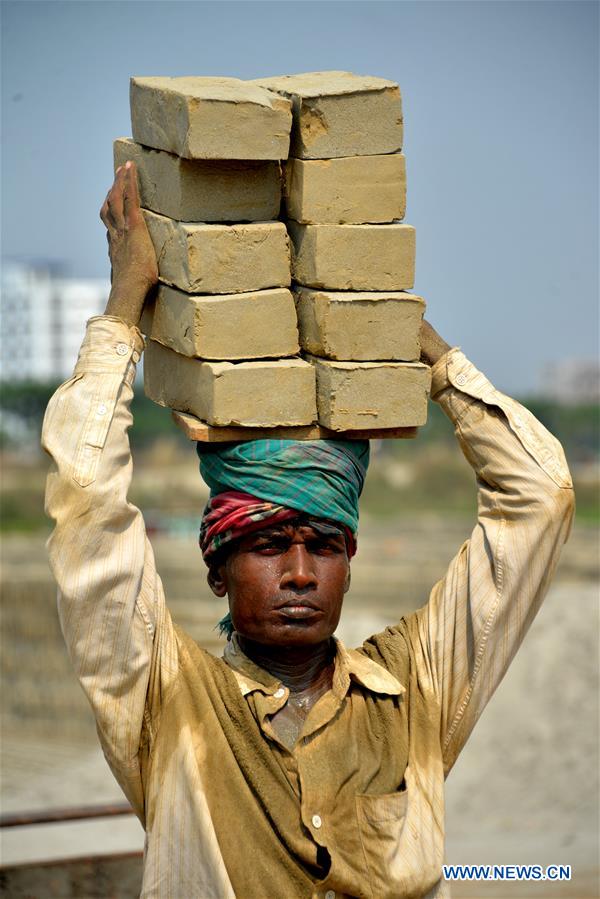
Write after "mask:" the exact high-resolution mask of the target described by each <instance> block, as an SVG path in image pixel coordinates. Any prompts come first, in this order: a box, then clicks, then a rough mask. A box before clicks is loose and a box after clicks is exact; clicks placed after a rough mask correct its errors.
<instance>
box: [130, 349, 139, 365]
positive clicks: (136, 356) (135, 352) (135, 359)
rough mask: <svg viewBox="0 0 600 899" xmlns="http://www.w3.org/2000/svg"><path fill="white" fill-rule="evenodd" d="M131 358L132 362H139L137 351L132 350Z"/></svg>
mask: <svg viewBox="0 0 600 899" xmlns="http://www.w3.org/2000/svg"><path fill="white" fill-rule="evenodd" d="M131 358H132V359H133V361H134V362H139V361H140V354H139V353H138V351H137V350H134V352H133V355H132V357H131Z"/></svg>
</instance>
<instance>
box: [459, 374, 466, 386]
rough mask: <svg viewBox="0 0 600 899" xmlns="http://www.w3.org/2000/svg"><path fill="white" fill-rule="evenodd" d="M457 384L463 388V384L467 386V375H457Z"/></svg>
mask: <svg viewBox="0 0 600 899" xmlns="http://www.w3.org/2000/svg"><path fill="white" fill-rule="evenodd" d="M456 383H457V384H460V385H461V387H462V385H463V384H466V383H467V376H466V375H457V376H456Z"/></svg>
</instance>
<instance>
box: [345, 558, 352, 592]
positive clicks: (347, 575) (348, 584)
mask: <svg viewBox="0 0 600 899" xmlns="http://www.w3.org/2000/svg"><path fill="white" fill-rule="evenodd" d="M351 580H352V572H351V571H350V563H349V562H348V571H347V572H346V580H345V582H344V593H347V592H348V590H349V589H350V581H351Z"/></svg>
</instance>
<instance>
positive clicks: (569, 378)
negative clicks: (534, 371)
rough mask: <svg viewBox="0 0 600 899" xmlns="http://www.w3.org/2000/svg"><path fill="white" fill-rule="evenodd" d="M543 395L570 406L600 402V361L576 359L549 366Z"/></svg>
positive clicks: (544, 381) (546, 371)
mask: <svg viewBox="0 0 600 899" xmlns="http://www.w3.org/2000/svg"><path fill="white" fill-rule="evenodd" d="M543 395H544V396H545V397H547V398H548V399H551V400H554V401H555V402H557V403H563V404H565V405H568V406H575V405H577V404H588V403H590V404H595V403H598V402H600V361H598V360H597V359H577V358H575V359H562V360H561V361H560V362H555V363H553V364H552V365H548V366H547V368H546V370H545V371H544V379H543Z"/></svg>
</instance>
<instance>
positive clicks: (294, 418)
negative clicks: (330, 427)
mask: <svg viewBox="0 0 600 899" xmlns="http://www.w3.org/2000/svg"><path fill="white" fill-rule="evenodd" d="M144 387H145V390H146V395H147V396H148V397H150V399H151V400H154V402H156V403H158V404H159V405H161V406H169V407H171V408H172V409H177V410H178V411H180V412H191V413H192V415H195V416H196V417H197V418H200V419H201V420H202V421H205V422H208V424H211V425H216V426H219V425H221V426H224V425H231V424H238V425H245V426H247V427H266V428H268V427H277V426H282V425H306V424H311V422H313V421H315V419H316V415H317V409H316V402H315V369H314V367H313V366H311V365H309V363H308V362H305V361H303V360H302V359H278V360H276V361H267V362H238V363H232V362H203V361H201V360H200V359H191V358H189V357H188V356H181V355H179V353H175V352H173V350H169V349H167V348H166V347H163V346H161V344H160V343H156V341H154V340H149V341H148V346H147V349H146V357H145V362H144Z"/></svg>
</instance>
